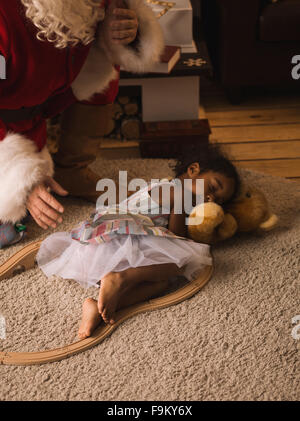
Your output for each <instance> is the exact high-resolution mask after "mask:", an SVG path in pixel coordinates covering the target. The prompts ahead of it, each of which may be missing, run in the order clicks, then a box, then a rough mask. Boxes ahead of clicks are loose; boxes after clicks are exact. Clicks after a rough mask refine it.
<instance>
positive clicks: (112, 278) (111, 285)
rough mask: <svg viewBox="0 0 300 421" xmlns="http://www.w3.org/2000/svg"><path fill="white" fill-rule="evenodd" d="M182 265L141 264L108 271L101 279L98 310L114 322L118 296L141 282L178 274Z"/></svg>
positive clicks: (105, 318) (154, 280) (110, 321)
mask: <svg viewBox="0 0 300 421" xmlns="http://www.w3.org/2000/svg"><path fill="white" fill-rule="evenodd" d="M182 272H183V267H182V268H179V267H178V266H177V265H176V264H175V263H165V264H159V265H149V266H141V267H137V268H130V269H127V270H124V271H122V272H110V273H109V274H107V275H106V276H104V278H102V279H101V287H100V293H99V299H98V310H99V313H100V314H101V316H102V318H103V320H104V321H105V322H106V323H114V319H113V315H114V312H115V311H116V309H117V306H118V303H119V301H120V297H121V296H122V295H123V294H124V293H126V292H127V291H128V290H129V289H131V288H133V287H135V286H136V285H137V284H140V283H141V282H149V281H150V282H162V281H165V280H167V279H169V278H170V277H173V276H176V275H180V274H181V273H182Z"/></svg>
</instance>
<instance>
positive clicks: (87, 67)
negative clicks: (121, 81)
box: [72, 44, 118, 101]
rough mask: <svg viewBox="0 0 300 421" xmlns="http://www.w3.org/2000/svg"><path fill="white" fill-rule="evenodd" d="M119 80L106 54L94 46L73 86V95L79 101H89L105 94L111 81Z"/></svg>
mask: <svg viewBox="0 0 300 421" xmlns="http://www.w3.org/2000/svg"><path fill="white" fill-rule="evenodd" d="M117 78H118V72H117V71H116V69H115V68H114V66H113V65H112V62H111V61H110V60H109V59H108V58H107V56H106V54H105V52H104V51H103V50H102V49H101V48H98V47H97V46H96V45H95V44H94V45H92V47H91V50H90V52H89V54H88V57H87V59H86V61H85V63H84V65H83V68H82V69H81V71H80V73H79V75H78V76H77V78H76V79H75V81H74V82H73V84H72V89H73V93H74V95H75V96H76V98H77V99H78V100H79V101H83V100H88V99H90V98H91V97H92V96H93V95H94V94H96V93H97V94H98V93H101V92H104V91H105V89H106V88H107V87H108V85H109V83H110V81H112V80H115V79H117Z"/></svg>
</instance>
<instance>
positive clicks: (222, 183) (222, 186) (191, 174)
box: [184, 162, 235, 205]
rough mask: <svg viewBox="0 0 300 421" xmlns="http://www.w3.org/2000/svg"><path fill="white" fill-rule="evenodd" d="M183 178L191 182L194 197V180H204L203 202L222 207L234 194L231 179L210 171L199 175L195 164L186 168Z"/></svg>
mask: <svg viewBox="0 0 300 421" xmlns="http://www.w3.org/2000/svg"><path fill="white" fill-rule="evenodd" d="M184 178H190V179H192V180H193V183H192V184H193V187H192V190H193V194H194V195H195V196H196V180H197V179H203V180H204V202H215V203H218V204H219V205H222V204H224V203H226V202H228V201H229V200H230V199H231V197H232V195H233V193H234V188H235V181H234V179H233V178H229V177H227V176H226V175H224V174H222V173H219V172H215V171H211V170H209V171H205V172H204V173H202V174H200V167H199V164H198V163H197V162H195V163H193V164H191V165H190V166H189V167H188V169H187V172H186V174H185V176H184Z"/></svg>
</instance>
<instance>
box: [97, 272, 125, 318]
mask: <svg viewBox="0 0 300 421" xmlns="http://www.w3.org/2000/svg"><path fill="white" fill-rule="evenodd" d="M124 289H125V282H124V279H123V276H122V273H121V272H110V273H108V274H107V275H105V276H104V277H103V278H102V279H101V285H100V293H99V298H98V311H99V313H100V314H101V316H102V318H103V320H104V321H105V323H110V324H113V323H115V319H114V315H115V311H116V309H117V306H118V303H119V300H120V298H121V295H122V294H123V292H124Z"/></svg>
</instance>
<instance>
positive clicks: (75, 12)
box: [21, 0, 103, 48]
mask: <svg viewBox="0 0 300 421" xmlns="http://www.w3.org/2000/svg"><path fill="white" fill-rule="evenodd" d="M21 2H22V3H23V5H24V6H25V9H26V16H27V18H29V19H30V20H31V21H32V22H33V23H34V25H35V26H36V27H37V28H38V29H39V32H38V34H37V37H38V38H39V39H40V40H45V39H46V40H48V41H50V42H53V43H54V44H55V46H56V47H58V48H65V47H67V46H68V45H76V44H78V43H79V42H81V43H82V44H84V45H87V44H89V43H90V42H92V41H93V39H94V37H95V30H96V27H97V23H98V22H99V21H100V20H102V19H103V9H102V8H101V7H100V4H101V2H102V1H101V0H21Z"/></svg>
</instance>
